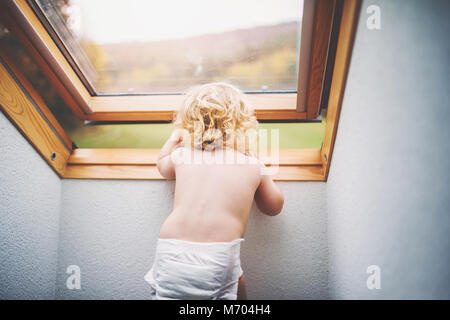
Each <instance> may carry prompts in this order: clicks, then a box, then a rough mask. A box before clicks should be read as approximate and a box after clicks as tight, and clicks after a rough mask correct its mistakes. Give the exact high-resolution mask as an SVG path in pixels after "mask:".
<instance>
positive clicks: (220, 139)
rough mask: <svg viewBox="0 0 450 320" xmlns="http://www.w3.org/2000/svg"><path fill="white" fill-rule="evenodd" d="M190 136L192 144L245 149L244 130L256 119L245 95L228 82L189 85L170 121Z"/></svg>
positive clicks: (202, 147)
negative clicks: (191, 86) (173, 118)
mask: <svg viewBox="0 0 450 320" xmlns="http://www.w3.org/2000/svg"><path fill="white" fill-rule="evenodd" d="M173 124H174V126H175V129H181V130H185V132H187V133H188V134H189V135H190V139H191V146H193V147H201V149H202V150H204V149H205V148H207V147H213V148H214V147H217V146H219V145H222V146H230V147H233V148H237V149H242V148H244V149H247V148H246V144H247V143H246V141H247V139H246V133H247V131H248V130H249V129H256V128H257V127H258V121H257V120H256V117H255V115H254V110H253V108H252V107H251V106H250V104H249V103H248V102H247V101H246V99H245V95H244V94H243V93H242V92H241V91H240V90H239V89H238V88H236V87H235V86H233V85H230V84H228V83H223V82H217V83H209V84H204V85H200V86H196V87H193V88H191V89H190V90H189V91H188V92H187V93H186V96H185V97H184V99H183V102H182V104H181V106H180V109H179V110H178V112H177V113H176V115H175V120H174V122H173Z"/></svg>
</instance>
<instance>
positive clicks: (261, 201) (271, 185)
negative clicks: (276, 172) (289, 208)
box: [255, 161, 284, 216]
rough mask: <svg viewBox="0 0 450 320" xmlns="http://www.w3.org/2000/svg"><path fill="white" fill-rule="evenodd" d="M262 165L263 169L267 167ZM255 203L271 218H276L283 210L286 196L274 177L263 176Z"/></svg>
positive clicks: (256, 193) (261, 163)
mask: <svg viewBox="0 0 450 320" xmlns="http://www.w3.org/2000/svg"><path fill="white" fill-rule="evenodd" d="M260 165H261V167H262V169H263V168H264V167H265V165H264V163H263V162H262V161H260ZM255 202H256V205H257V206H258V208H259V210H261V212H263V213H264V214H267V215H269V216H276V215H277V214H279V213H280V212H281V210H282V209H283V205H284V195H283V193H282V192H281V190H280V188H279V187H278V186H277V185H276V184H275V182H274V181H273V180H272V176H270V175H267V174H264V175H262V176H261V182H260V183H259V186H258V189H256V192H255Z"/></svg>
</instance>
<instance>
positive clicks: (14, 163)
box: [0, 112, 61, 299]
mask: <svg viewBox="0 0 450 320" xmlns="http://www.w3.org/2000/svg"><path fill="white" fill-rule="evenodd" d="M60 196H61V180H60V179H59V177H58V176H57V175H56V173H55V172H53V170H52V169H51V168H50V166H48V165H47V163H46V162H45V161H44V160H43V159H42V158H41V157H40V155H39V154H38V153H37V152H36V151H35V150H34V149H33V147H32V146H31V145H30V144H29V143H28V141H26V140H25V139H24V138H23V136H22V135H21V134H20V133H19V132H18V131H17V129H16V128H15V127H14V126H13V125H12V124H11V122H10V121H9V120H8V119H7V118H6V117H5V116H4V114H3V113H2V112H0V299H53V298H55V284H56V266H57V246H58V225H59V212H60Z"/></svg>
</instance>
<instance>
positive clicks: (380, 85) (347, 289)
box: [326, 0, 450, 299]
mask: <svg viewBox="0 0 450 320" xmlns="http://www.w3.org/2000/svg"><path fill="white" fill-rule="evenodd" d="M370 4H378V5H379V6H380V7H381V19H382V29H381V30H378V31H369V30H368V29H367V28H366V26H365V23H366V21H365V18H366V17H367V14H366V13H365V10H366V8H367V6H368V5H370ZM449 12H450V2H449V1H445V0H443V1H436V0H433V1H421V0H416V1H390V0H386V1H375V0H371V1H364V2H363V6H362V15H361V17H362V19H360V21H359V26H358V29H357V34H356V39H355V46H354V50H353V56H352V61H351V65H350V70H349V78H348V81H347V87H346V91H345V97H344V101H343V106H342V113H341V118H340V122H339V129H338V134H337V140H336V145H335V148H334V156H333V159H332V165H331V173H330V176H329V179H328V183H327V184H326V187H327V190H326V193H327V208H328V209H327V211H328V238H329V251H330V258H329V263H330V296H331V298H368V299H372V298H447V299H448V298H450V271H449V270H450V243H449V239H450V238H449V232H450V219H449V216H450V215H449V210H450V197H449V189H448V186H449V181H450V161H449V160H448V156H449V155H450V142H449V137H450V126H449V122H450V107H449V101H450V95H449V81H450V76H449V75H450V64H449V57H450V41H449V40H448V39H449V34H450V27H449V26H450V23H449V19H448V13H449ZM373 264H374V265H379V266H380V268H381V289H380V290H368V289H367V287H366V278H367V277H368V275H367V274H366V268H367V266H369V265H373Z"/></svg>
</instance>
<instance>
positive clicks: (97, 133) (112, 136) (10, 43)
mask: <svg viewBox="0 0 450 320" xmlns="http://www.w3.org/2000/svg"><path fill="white" fill-rule="evenodd" d="M0 45H1V47H2V49H4V50H5V51H6V53H7V55H8V56H9V57H10V58H11V59H13V61H14V62H15V65H16V66H17V67H18V68H19V69H20V71H21V72H22V73H23V74H24V75H25V77H26V78H27V79H28V80H29V81H30V83H31V84H32V86H33V87H34V88H35V89H36V91H37V92H38V93H39V94H40V95H41V96H42V98H43V100H44V101H45V103H46V105H47V106H48V107H49V108H50V110H51V112H52V113H53V115H54V116H55V118H56V119H57V120H58V122H59V123H60V124H61V125H62V127H63V128H64V130H65V131H66V133H67V134H68V135H69V137H70V138H71V139H72V141H74V142H75V144H76V145H77V146H78V147H79V148H160V147H162V146H163V144H164V142H165V141H166V140H167V139H168V138H169V136H170V133H171V130H172V128H173V127H172V125H171V124H126V125H125V124H116V125H85V124H84V122H83V121H82V120H80V119H78V118H77V117H76V116H75V115H74V114H73V113H72V111H71V109H70V108H69V107H68V106H67V105H66V104H65V102H64V100H63V99H62V98H61V97H60V95H59V94H58V92H57V90H56V89H55V87H54V86H52V84H51V83H50V82H49V81H48V80H47V78H46V77H45V76H44V75H43V74H42V72H41V71H40V70H39V67H38V66H37V65H36V63H35V62H34V61H33V59H32V58H31V57H30V56H29V55H28V53H27V51H26V50H25V48H24V47H23V45H22V44H21V43H20V42H19V41H17V39H16V38H15V37H14V36H13V35H12V34H11V33H10V32H9V31H8V30H7V29H6V28H4V27H3V26H2V24H1V21H0ZM322 118H323V120H322V121H321V122H314V123H260V125H259V126H260V128H263V129H268V130H269V131H268V134H269V139H268V140H269V141H270V130H271V129H278V130H279V138H280V140H279V147H280V148H281V149H302V148H305V149H309V148H311V149H317V148H320V147H321V145H322V141H323V135H324V129H325V119H326V115H325V110H323V111H322ZM268 147H270V145H269V146H268Z"/></svg>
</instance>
